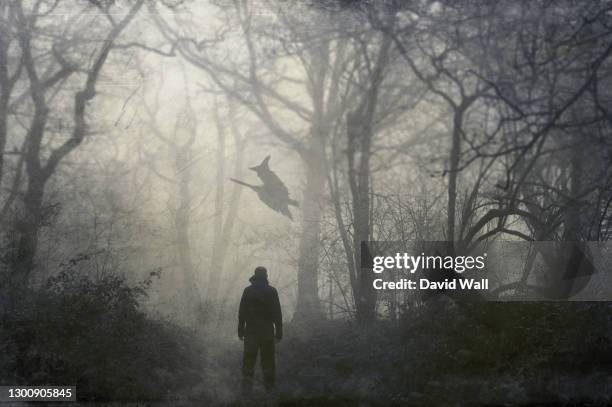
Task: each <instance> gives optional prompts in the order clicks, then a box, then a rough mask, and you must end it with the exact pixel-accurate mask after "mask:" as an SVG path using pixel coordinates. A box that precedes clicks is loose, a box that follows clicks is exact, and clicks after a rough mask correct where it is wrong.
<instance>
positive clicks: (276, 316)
mask: <svg viewBox="0 0 612 407" xmlns="http://www.w3.org/2000/svg"><path fill="white" fill-rule="evenodd" d="M272 307H273V309H272V312H273V321H274V328H275V331H276V339H278V340H279V341H280V340H281V339H282V338H283V313H282V311H281V306H280V300H279V299H278V292H277V291H276V289H274V298H273V303H272Z"/></svg>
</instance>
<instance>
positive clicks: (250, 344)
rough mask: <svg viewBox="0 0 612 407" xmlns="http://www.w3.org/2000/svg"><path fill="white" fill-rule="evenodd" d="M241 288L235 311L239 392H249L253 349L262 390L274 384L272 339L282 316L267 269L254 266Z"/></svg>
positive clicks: (280, 329)
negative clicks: (240, 355)
mask: <svg viewBox="0 0 612 407" xmlns="http://www.w3.org/2000/svg"><path fill="white" fill-rule="evenodd" d="M249 281H250V282H251V285H250V286H249V287H247V288H245V289H244V292H243V293H242V299H241V300H240V310H239V311H238V338H240V340H243V339H244V356H243V359H242V392H243V394H245V395H247V396H248V395H249V394H250V393H251V391H252V389H253V373H254V370H255V362H256V360H257V353H260V354H261V367H262V371H263V377H264V386H265V387H266V391H271V390H272V389H273V388H274V374H275V365H274V342H275V339H276V341H277V342H278V341H280V340H281V338H282V337H283V316H282V313H281V307H280V301H279V300H278V293H277V292H276V289H275V288H274V287H272V286H270V285H269V284H268V271H267V270H266V269H265V267H261V266H260V267H257V268H256V269H255V274H253V276H252V277H251V278H250V279H249Z"/></svg>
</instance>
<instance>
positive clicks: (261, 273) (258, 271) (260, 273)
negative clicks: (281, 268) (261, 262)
mask: <svg viewBox="0 0 612 407" xmlns="http://www.w3.org/2000/svg"><path fill="white" fill-rule="evenodd" d="M254 275H255V277H257V278H268V270H266V268H265V267H263V266H259V267H256V268H255V274H254Z"/></svg>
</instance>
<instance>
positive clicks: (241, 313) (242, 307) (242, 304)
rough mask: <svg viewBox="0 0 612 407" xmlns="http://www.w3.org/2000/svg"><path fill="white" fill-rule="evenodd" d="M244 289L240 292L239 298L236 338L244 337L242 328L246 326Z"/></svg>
mask: <svg viewBox="0 0 612 407" xmlns="http://www.w3.org/2000/svg"><path fill="white" fill-rule="evenodd" d="M246 293H247V291H246V289H245V290H244V291H243V292H242V298H240V307H239V308H238V338H240V339H242V338H243V337H244V328H245V327H246V320H245V317H246Z"/></svg>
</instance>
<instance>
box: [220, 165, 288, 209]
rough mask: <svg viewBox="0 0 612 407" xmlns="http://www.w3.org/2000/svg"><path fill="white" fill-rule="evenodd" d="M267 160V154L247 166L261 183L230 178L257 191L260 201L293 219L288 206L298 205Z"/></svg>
mask: <svg viewBox="0 0 612 407" xmlns="http://www.w3.org/2000/svg"><path fill="white" fill-rule="evenodd" d="M269 162H270V156H267V157H266V158H264V160H263V161H262V162H261V164H259V165H258V166H255V167H250V168H249V169H250V170H252V171H255V172H256V173H257V176H258V177H259V179H260V180H261V181H262V182H263V184H261V185H252V184H248V183H246V182H243V181H240V180H237V179H235V178H230V180H232V181H234V182H235V183H237V184H240V185H243V186H245V187H249V188H251V189H252V190H253V191H255V193H257V197H258V198H259V200H260V201H261V202H263V203H265V204H266V205H267V206H268V207H269V208H271V209H273V210H275V211H276V212H279V213H282V214H283V215H285V216H286V217H288V218H289V219H291V220H293V216H291V212H290V211H289V206H290V205H291V206H298V202H297V201H296V200H294V199H291V198H290V197H289V190H288V189H287V187H286V186H285V184H284V183H283V181H281V179H280V178H279V177H278V175H276V174H275V173H274V171H272V170H271V169H270V166H269Z"/></svg>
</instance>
